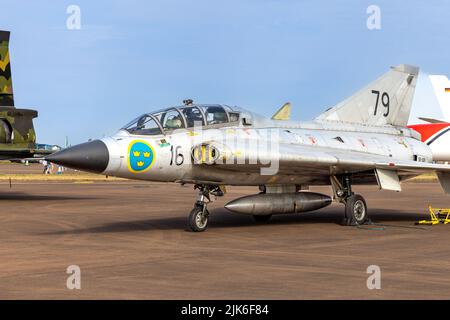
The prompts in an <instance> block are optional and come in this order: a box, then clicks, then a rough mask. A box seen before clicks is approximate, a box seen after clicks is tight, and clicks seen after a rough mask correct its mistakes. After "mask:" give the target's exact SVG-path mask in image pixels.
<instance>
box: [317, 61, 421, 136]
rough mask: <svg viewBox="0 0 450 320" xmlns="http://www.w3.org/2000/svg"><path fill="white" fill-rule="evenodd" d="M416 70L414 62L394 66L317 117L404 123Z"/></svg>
mask: <svg viewBox="0 0 450 320" xmlns="http://www.w3.org/2000/svg"><path fill="white" fill-rule="evenodd" d="M418 74H419V68H417V67H414V66H409V65H404V64H402V65H399V66H397V67H393V68H392V69H391V70H390V71H389V72H387V73H385V74H384V75H382V76H381V77H380V78H378V79H377V80H375V81H374V82H372V83H371V84H369V85H368V86H367V87H365V88H363V89H362V90H360V91H358V92H357V93H355V94H354V95H352V96H351V97H349V98H347V99H346V100H344V101H342V102H341V103H339V104H337V105H336V106H335V107H333V108H331V109H329V110H327V111H326V112H325V113H323V114H321V115H320V116H319V117H317V120H331V121H346V122H353V123H363V124H370V125H380V126H381V125H394V126H402V127H406V125H407V123H408V118H409V113H410V111H411V105H412V100H413V97H414V91H415V88H416V82H417V77H418Z"/></svg>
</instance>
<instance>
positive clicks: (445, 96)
mask: <svg viewBox="0 0 450 320" xmlns="http://www.w3.org/2000/svg"><path fill="white" fill-rule="evenodd" d="M430 80H431V83H432V85H433V88H434V92H435V93H436V98H437V100H438V103H439V106H440V107H441V111H442V114H443V116H444V119H445V121H447V122H448V121H450V80H448V78H447V77H446V76H438V75H430Z"/></svg>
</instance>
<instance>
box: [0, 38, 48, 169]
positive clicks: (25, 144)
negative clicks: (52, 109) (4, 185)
mask: <svg viewBox="0 0 450 320" xmlns="http://www.w3.org/2000/svg"><path fill="white" fill-rule="evenodd" d="M9 35H10V33H9V32H8V31H0V160H20V159H24V158H32V157H34V156H35V155H36V144H35V142H36V133H35V131H34V127H33V119H34V118H36V117H37V116H38V113H37V111H36V110H30V109H17V108H15V107H14V95H13V89H12V78H11V63H10V56H9ZM50 153H51V152H49V151H48V150H47V151H45V150H44V151H40V152H39V154H40V155H47V154H50Z"/></svg>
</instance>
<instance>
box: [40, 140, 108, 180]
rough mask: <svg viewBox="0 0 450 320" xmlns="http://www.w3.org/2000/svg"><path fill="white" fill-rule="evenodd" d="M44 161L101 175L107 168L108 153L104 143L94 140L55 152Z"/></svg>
mask: <svg viewBox="0 0 450 320" xmlns="http://www.w3.org/2000/svg"><path fill="white" fill-rule="evenodd" d="M45 159H46V160H47V161H50V162H53V163H56V164H59V165H62V166H64V167H68V168H72V169H77V170H83V171H91V172H95V173H101V172H103V171H105V170H106V167H107V166H108V162H109V151H108V148H107V147H106V144H105V143H103V142H102V141H100V140H94V141H90V142H86V143H82V144H79V145H76V146H73V147H70V148H67V149H64V150H61V151H58V152H55V153H53V154H51V155H49V156H47V157H45Z"/></svg>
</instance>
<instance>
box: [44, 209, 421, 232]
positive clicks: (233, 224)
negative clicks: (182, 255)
mask: <svg viewBox="0 0 450 320" xmlns="http://www.w3.org/2000/svg"><path fill="white" fill-rule="evenodd" d="M371 213H372V216H371V219H372V220H373V221H374V222H375V223H386V222H405V223H407V224H408V225H411V226H412V225H413V224H414V222H415V221H417V220H418V219H424V218H426V217H428V215H427V214H417V213H408V212H403V211H395V210H386V209H372V210H371ZM342 218H343V212H342V210H341V208H336V209H331V210H320V211H318V212H316V213H300V214H291V215H289V214H287V215H278V216H277V215H275V216H273V217H272V219H271V220H270V222H268V223H264V224H260V223H256V222H255V221H254V220H253V217H251V216H246V215H240V214H233V213H230V212H229V211H227V210H226V209H215V210H213V211H212V212H211V220H210V223H211V224H210V227H209V229H210V230H214V229H220V228H239V227H258V228H260V227H264V226H275V225H289V224H299V225H300V224H341V221H342ZM151 230H185V231H190V230H189V228H188V227H187V217H185V216H180V217H167V218H155V219H144V220H134V221H122V222H114V223H107V224H104V225H100V226H96V227H91V228H78V229H72V230H59V231H54V232H48V233H46V234H47V235H49V234H50V235H62V234H83V233H115V232H134V231H151Z"/></svg>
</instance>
